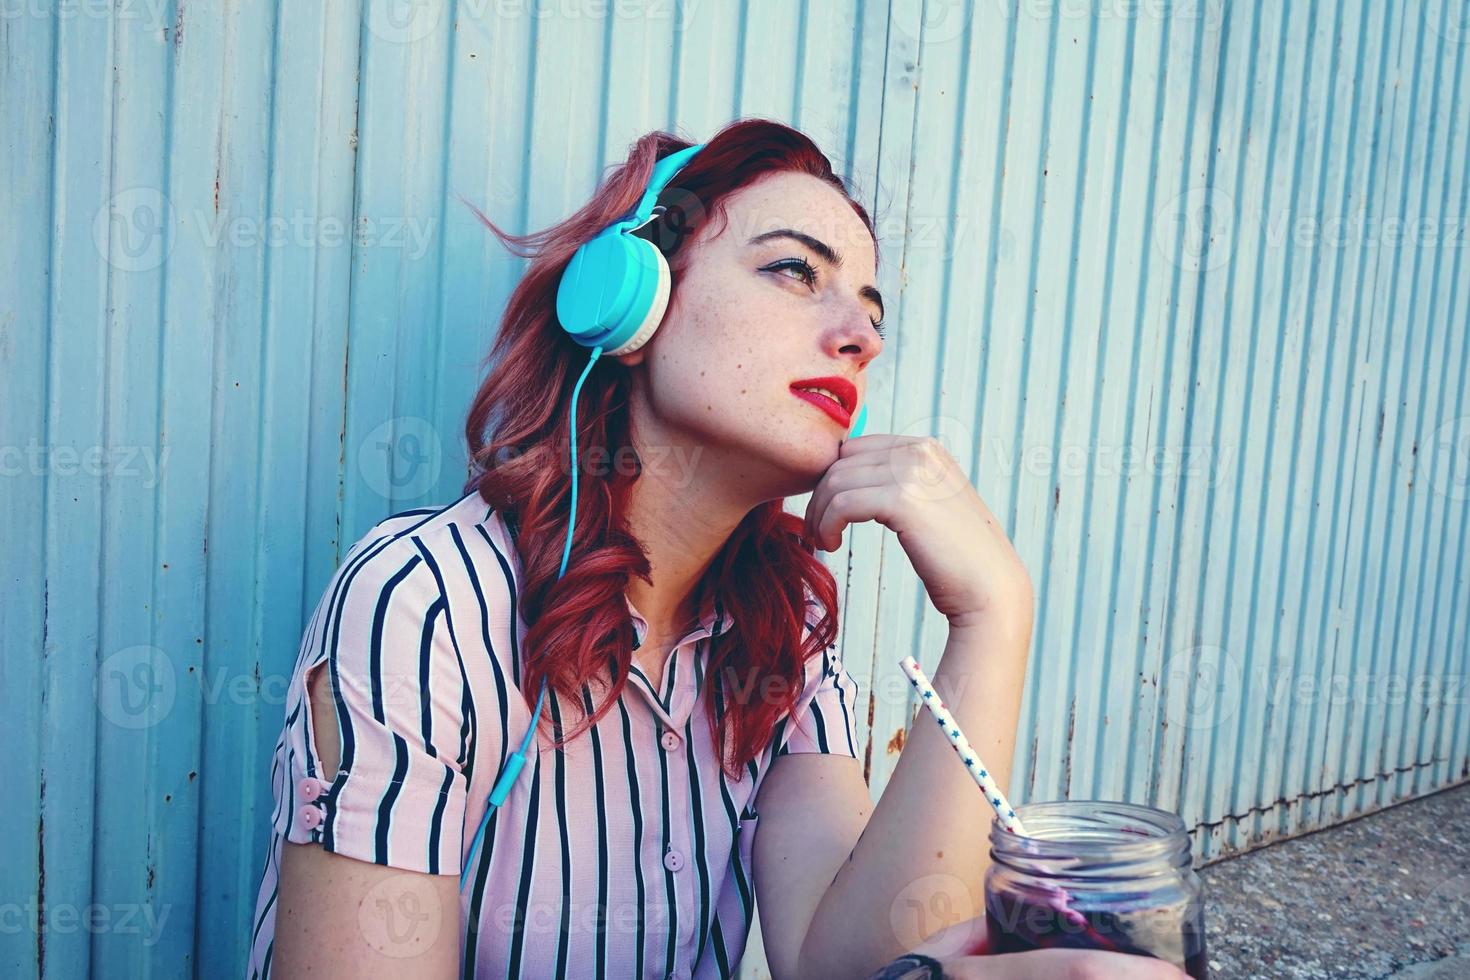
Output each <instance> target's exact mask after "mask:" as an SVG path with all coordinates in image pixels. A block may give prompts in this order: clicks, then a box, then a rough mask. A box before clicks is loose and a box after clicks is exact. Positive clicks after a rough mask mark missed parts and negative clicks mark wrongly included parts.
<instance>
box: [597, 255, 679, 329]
mask: <svg viewBox="0 0 1470 980" xmlns="http://www.w3.org/2000/svg"><path fill="white" fill-rule="evenodd" d="M624 240H625V241H626V242H627V243H628V245H629V246H630V247H631V248H632V249H633V250H635V251H638V252H641V253H642V254H643V257H642V258H640V259H638V260H636V261H638V262H639V264H640V265H641V266H642V268H643V269H644V271H645V272H646V273H647V274H648V277H649V278H648V280H647V282H648V285H650V286H651V287H652V292H651V293H649V294H648V299H647V305H646V308H645V307H642V306H640V307H638V308H637V309H633V310H630V311H629V313H630V316H629V320H630V322H631V321H632V319H633V317H637V325H636V326H634V327H633V332H632V334H631V336H629V338H628V340H627V341H625V342H624V343H623V344H622V345H620V346H618V347H615V348H613V349H611V350H609V351H608V353H609V354H627V353H630V352H631V351H635V350H637V349H638V348H640V347H642V346H643V345H644V344H646V343H648V342H649V341H650V340H652V339H653V335H654V333H655V332H656V331H657V330H658V327H659V324H661V323H663V319H664V313H665V312H666V311H667V310H668V307H669V292H670V290H671V288H672V286H673V281H674V277H673V274H672V273H671V272H670V271H669V261H668V259H666V258H664V253H663V252H660V251H659V250H658V246H657V245H654V244H653V242H650V241H648V240H647V239H644V238H634V237H632V236H628V237H626V238H625V239H624ZM639 309H641V310H642V315H641V316H638V312H639ZM611 339H613V338H609V340H611Z"/></svg>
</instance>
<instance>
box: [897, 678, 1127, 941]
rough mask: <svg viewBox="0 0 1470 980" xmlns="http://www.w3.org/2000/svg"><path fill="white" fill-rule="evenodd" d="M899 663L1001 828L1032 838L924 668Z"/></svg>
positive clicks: (1076, 918) (1063, 902) (1059, 892)
mask: <svg viewBox="0 0 1470 980" xmlns="http://www.w3.org/2000/svg"><path fill="white" fill-rule="evenodd" d="M898 664H899V666H900V667H902V668H903V672H904V673H905V674H907V675H908V678H909V683H911V684H913V685H914V687H915V688H916V689H917V690H918V692H919V694H921V695H922V698H921V700H922V701H923V702H924V706H925V707H927V708H928V709H929V711H930V713H932V714H933V715H934V720H935V721H937V722H938V723H939V727H940V728H941V729H943V730H944V737H945V738H947V739H949V744H950V745H951V746H952V747H953V748H954V750H955V751H956V752H957V753H959V756H960V759H961V760H962V761H963V762H964V763H965V769H966V770H967V771H968V772H969V773H970V776H971V777H972V778H973V779H974V780H975V783H976V784H977V785H978V786H979V787H980V788H981V789H982V790H984V791H985V799H986V800H987V801H989V803H990V805H991V807H993V808H994V809H995V815H996V817H997V818H998V819H999V820H1000V825H1001V826H1002V827H1004V828H1005V829H1006V830H1008V831H1010V832H1011V833H1013V834H1019V835H1021V836H1022V837H1027V836H1030V835H1029V834H1027V833H1026V828H1025V827H1024V826H1023V825H1022V824H1021V820H1020V818H1019V817H1017V816H1016V811H1015V810H1014V809H1013V808H1012V807H1011V804H1010V802H1009V801H1008V800H1007V799H1006V796H1005V794H1004V793H1002V792H1001V791H1000V787H999V786H997V785H996V783H995V780H994V779H993V778H991V775H990V767H989V766H987V765H985V761H984V760H983V759H981V758H980V754H979V753H978V752H976V751H975V750H974V748H973V747H971V745H970V740H969V739H967V738H965V733H964V732H963V731H961V730H960V726H959V723H958V722H956V721H955V720H954V716H953V715H951V714H950V713H949V709H948V708H946V707H945V706H944V701H943V700H942V699H941V698H940V697H939V692H938V691H936V690H934V685H933V684H930V683H929V678H928V676H927V675H925V673H924V670H923V668H922V667H920V666H919V663H918V661H916V660H915V659H914V658H913V657H904V658H903V659H902V660H900V661H899V662H898ZM1043 887H1044V888H1045V890H1046V891H1048V892H1051V893H1052V894H1053V895H1055V896H1056V897H1057V899H1058V901H1059V903H1060V904H1058V905H1056V906H1054V907H1055V908H1056V909H1057V911H1059V912H1061V913H1062V914H1063V915H1065V916H1066V917H1067V919H1068V921H1070V922H1071V923H1072V924H1073V925H1080V926H1085V927H1086V929H1087V932H1088V934H1089V935H1091V936H1092V938H1093V941H1094V942H1095V943H1096V944H1097V946H1098V948H1100V949H1105V950H1112V951H1115V952H1117V951H1119V950H1118V947H1117V945H1116V944H1115V943H1113V942H1112V941H1111V940H1109V939H1108V938H1107V937H1106V936H1104V935H1102V934H1101V933H1099V932H1098V931H1097V930H1096V929H1095V928H1093V926H1092V923H1091V922H1089V921H1088V920H1087V917H1086V916H1085V915H1083V914H1082V913H1081V912H1078V911H1077V910H1076V909H1073V908H1068V906H1067V900H1068V898H1070V896H1069V895H1068V894H1067V892H1066V890H1065V889H1063V888H1060V887H1058V886H1056V885H1052V884H1045V885H1043Z"/></svg>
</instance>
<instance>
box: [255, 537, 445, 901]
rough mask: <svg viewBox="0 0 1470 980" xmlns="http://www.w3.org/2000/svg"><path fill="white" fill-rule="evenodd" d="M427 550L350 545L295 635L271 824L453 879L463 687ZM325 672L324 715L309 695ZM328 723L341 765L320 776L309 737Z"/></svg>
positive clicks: (411, 541) (385, 543) (399, 540)
mask: <svg viewBox="0 0 1470 980" xmlns="http://www.w3.org/2000/svg"><path fill="white" fill-rule="evenodd" d="M447 608H448V607H447V604H446V602H445V599H444V594H443V589H442V587H441V585H440V578H439V573H438V567H437V564H436V562H435V559H434V557H433V555H432V554H431V553H430V552H429V551H428V550H427V549H426V548H425V546H424V544H423V542H422V541H421V540H419V539H418V538H416V537H414V536H411V535H408V536H397V535H388V536H379V537H373V536H372V534H371V532H370V533H369V535H368V536H365V537H364V538H363V539H361V540H359V541H358V542H357V543H356V544H354V545H353V547H352V549H351V550H349V552H348V554H347V557H346V559H345V560H344V561H343V563H342V565H341V567H340V568H338V569H337V571H336V573H335V574H334V575H333V577H332V579H331V581H330V582H329V583H328V585H327V588H326V590H325V591H324V592H323V594H322V596H321V599H320V601H319V602H318V604H317V607H316V610H315V612H314V613H313V615H312V618H311V622H310V624H309V625H308V626H307V628H306V631H305V633H304V635H303V637H302V641H301V649H300V653H299V656H298V658H297V666H296V669H295V671H294V673H293V675H292V677H291V681H290V684H289V686H288V691H287V697H286V720H285V728H284V731H283V734H282V738H281V741H280V745H279V747H278V751H277V757H276V760H275V765H274V766H273V776H272V788H273V792H274V794H275V799H276V809H275V812H274V815H273V823H274V826H275V828H276V830H277V831H278V832H280V833H281V834H282V835H283V836H284V837H285V838H286V839H287V840H290V841H294V842H296V843H307V842H312V841H315V842H318V843H320V844H321V845H322V847H323V848H325V849H326V850H328V851H332V852H335V853H338V854H343V855H346V856H348V857H352V858H357V859H358V860H362V861H370V862H372V863H374V864H382V865H388V866H391V867H395V868H402V869H405V870H408V871H421V872H427V873H430V874H458V873H459V871H460V864H461V861H462V844H463V833H464V829H463V828H464V814H465V803H466V798H467V788H466V779H465V777H464V774H463V772H462V765H463V762H464V760H465V759H467V758H468V751H469V746H468V741H467V740H468V735H469V729H468V726H467V725H466V723H465V719H464V712H463V711H462V699H463V696H464V694H465V688H464V685H465V683H466V681H465V678H464V674H463V672H462V671H461V669H460V666H459V657H458V655H457V653H456V649H455V642H454V637H453V635H452V632H451V631H452V623H451V622H450V621H449V616H448V613H447ZM318 671H325V672H327V674H328V678H329V681H330V683H329V685H328V690H330V692H331V694H330V696H331V698H332V704H333V705H334V707H335V710H334V711H330V712H329V711H324V710H323V709H324V708H325V707H326V705H325V704H322V703H320V702H318V703H315V704H314V703H313V702H312V701H311V699H310V697H309V690H310V681H311V679H312V678H313V676H315V674H316V673H317V672H318ZM333 723H335V724H336V725H337V729H338V733H339V741H340V745H341V763H340V765H339V767H338V771H337V772H336V773H324V772H322V771H321V758H320V755H319V754H318V751H317V746H318V742H317V738H316V736H317V733H318V732H319V731H320V726H321V725H323V724H333Z"/></svg>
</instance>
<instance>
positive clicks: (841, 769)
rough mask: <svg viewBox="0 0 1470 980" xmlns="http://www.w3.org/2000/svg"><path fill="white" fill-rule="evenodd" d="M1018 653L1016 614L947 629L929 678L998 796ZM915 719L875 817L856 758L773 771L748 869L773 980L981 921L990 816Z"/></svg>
mask: <svg viewBox="0 0 1470 980" xmlns="http://www.w3.org/2000/svg"><path fill="white" fill-rule="evenodd" d="M1029 642H1030V616H1029V610H1023V611H1021V612H1020V614H1013V615H1008V616H1007V615H997V616H994V617H993V618H992V619H990V620H989V621H988V622H987V621H976V622H974V623H973V624H971V625H966V626H962V627H960V626H952V627H951V629H950V633H949V641H948V643H947V644H946V645H945V650H944V658H943V660H942V661H941V662H940V665H939V667H938V668H937V669H936V670H935V672H934V674H933V680H934V683H935V686H936V688H937V689H938V690H939V692H940V694H941V696H943V697H944V701H945V705H946V706H947V707H948V708H949V709H950V711H951V713H952V714H953V715H954V717H955V719H956V720H957V721H958V722H959V723H960V725H961V726H962V727H963V728H964V729H965V732H966V734H967V735H969V737H970V740H971V742H972V744H973V745H974V746H975V748H976V750H977V751H979V752H980V753H981V754H982V755H983V757H984V758H985V760H986V761H987V762H988V763H989V764H990V765H991V766H992V767H994V769H993V774H994V775H995V777H996V781H997V782H998V783H1000V784H1001V785H1002V786H1006V785H1008V782H1009V779H1010V767H1011V756H1012V754H1013V750H1014V747H1015V729H1016V720H1017V718H1018V716H1019V713H1020V700H1021V690H1022V685H1023V682H1024V679H1025V666H1026V651H1027V648H1028V645H1029ZM927 717H928V716H927V715H921V717H920V718H919V719H918V722H919V723H917V724H915V725H913V726H911V729H910V735H909V739H908V742H907V744H906V745H905V747H904V750H903V753H902V754H901V755H900V756H899V761H898V766H897V768H896V769H895V770H894V774H893V777H892V779H891V780H890V781H889V783H888V786H887V787H886V789H885V790H884V793H883V796H882V798H881V799H880V800H879V802H878V805H877V807H876V808H873V807H872V806H871V803H870V800H871V797H870V794H869V791H868V787H867V784H866V783H865V782H864V781H863V777H862V771H861V766H860V765H859V764H858V762H857V760H855V759H848V758H844V757H840V756H832V755H824V754H803V755H793V756H782V757H781V758H779V759H778V760H777V761H776V762H775V763H773V764H772V767H771V770H770V772H769V773H767V775H766V779H765V782H764V783H762V785H761V791H760V802H759V809H760V812H761V813H762V818H761V831H760V833H759V834H758V835H757V837H756V841H755V855H754V861H755V865H756V875H755V878H756V887H757V895H758V899H757V901H758V904H759V907H760V908H761V931H762V935H763V937H764V939H765V944H766V954H767V959H768V961H769V962H770V965H771V971H772V976H773V977H776V978H786V977H802V978H815V977H865V976H867V975H868V974H870V973H871V972H872V971H874V970H876V969H877V968H878V967H880V966H882V965H883V964H884V963H887V962H888V961H889V960H891V959H893V958H894V957H895V956H898V955H899V954H900V953H903V952H905V951H906V950H909V949H912V948H914V947H915V946H916V945H917V944H918V943H919V942H920V941H922V940H924V939H927V938H929V937H930V936H931V935H933V934H934V933H935V932H936V931H938V930H940V929H944V928H946V927H949V926H953V925H954V924H955V923H956V922H959V921H963V920H966V919H970V918H972V917H974V916H977V915H979V914H980V913H981V912H982V911H983V901H984V890H983V882H984V877H985V871H986V868H987V867H988V866H989V863H990V859H989V844H988V842H987V840H986V834H987V832H988V830H989V827H990V822H991V819H992V817H993V816H994V811H993V810H991V808H990V804H989V803H987V802H986V800H985V797H984V794H983V793H981V792H980V790H979V788H978V787H977V786H975V783H974V781H973V780H972V779H971V777H970V775H969V773H967V772H966V771H965V768H964V766H963V765H962V764H961V763H960V761H959V759H958V758H956V757H955V753H954V749H953V748H952V747H951V746H950V744H949V742H948V741H947V740H946V739H945V738H944V736H943V735H942V733H940V732H939V731H938V730H937V726H935V725H933V724H924V723H923V722H924V721H925V720H926V719H927ZM936 801H939V802H938V803H936ZM858 924H860V925H858ZM950 952H958V950H951V951H950Z"/></svg>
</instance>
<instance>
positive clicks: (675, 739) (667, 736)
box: [658, 729, 679, 752]
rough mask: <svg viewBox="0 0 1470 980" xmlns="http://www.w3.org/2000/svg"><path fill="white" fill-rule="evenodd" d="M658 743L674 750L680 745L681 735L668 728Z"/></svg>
mask: <svg viewBox="0 0 1470 980" xmlns="http://www.w3.org/2000/svg"><path fill="white" fill-rule="evenodd" d="M658 744H660V745H662V746H663V747H664V748H665V749H667V750H668V751H670V752H672V751H674V750H675V749H677V748H678V747H679V736H678V735H676V734H675V733H674V732H673V731H672V730H669V729H666V730H665V731H664V733H663V736H662V737H661V738H660V739H659V740H658Z"/></svg>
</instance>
